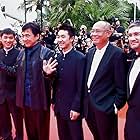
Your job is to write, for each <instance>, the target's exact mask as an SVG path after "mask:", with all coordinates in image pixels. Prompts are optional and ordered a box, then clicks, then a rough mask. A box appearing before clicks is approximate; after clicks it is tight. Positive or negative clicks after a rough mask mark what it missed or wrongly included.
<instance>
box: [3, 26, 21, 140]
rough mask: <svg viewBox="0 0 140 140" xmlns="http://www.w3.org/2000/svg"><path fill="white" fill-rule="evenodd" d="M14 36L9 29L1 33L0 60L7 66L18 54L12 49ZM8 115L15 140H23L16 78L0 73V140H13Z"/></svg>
mask: <svg viewBox="0 0 140 140" xmlns="http://www.w3.org/2000/svg"><path fill="white" fill-rule="evenodd" d="M15 35H16V34H15V32H14V31H13V30H11V29H10V28H6V29H4V30H2V32H1V42H2V45H3V48H2V49H0V60H1V61H2V62H3V63H5V64H6V65H8V66H13V65H14V64H15V63H16V59H17V56H18V54H19V50H17V49H15V48H14V42H15ZM10 113H11V115H12V118H13V121H14V126H15V129H16V137H15V140H23V116H22V110H21V109H20V108H18V107H17V106H16V78H15V77H13V76H10V75H8V74H7V73H5V72H4V71H0V139H4V140H13V137H12V121H11V116H10Z"/></svg>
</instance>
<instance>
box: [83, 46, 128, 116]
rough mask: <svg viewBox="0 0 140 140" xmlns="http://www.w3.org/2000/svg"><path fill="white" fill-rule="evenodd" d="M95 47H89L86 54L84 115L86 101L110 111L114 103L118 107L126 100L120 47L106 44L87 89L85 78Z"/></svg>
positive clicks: (124, 61)
mask: <svg viewBox="0 0 140 140" xmlns="http://www.w3.org/2000/svg"><path fill="white" fill-rule="evenodd" d="M94 53H95V48H93V49H90V50H89V52H88V53H87V56H86V79H85V82H86V83H85V100H84V108H85V109H84V110H85V115H86V114H87V111H88V101H89V100H90V101H92V104H93V106H94V107H96V108H97V109H98V110H100V111H103V112H106V113H111V112H113V111H114V104H115V105H116V106H117V108H118V109H120V108H122V107H123V106H124V104H125V102H126V96H127V94H126V74H127V72H126V58H125V54H124V53H123V51H122V50H121V49H120V48H117V47H115V46H113V45H111V44H109V45H108V47H107V49H106V51H105V53H104V55H103V58H102V60H101V62H100V64H99V67H98V69H97V71H96V73H95V76H94V78H93V80H92V83H91V86H90V88H89V89H88V87H87V80H88V75H89V72H90V67H91V63H92V59H93V56H94Z"/></svg>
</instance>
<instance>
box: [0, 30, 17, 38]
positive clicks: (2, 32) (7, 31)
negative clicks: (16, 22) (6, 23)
mask: <svg viewBox="0 0 140 140" xmlns="http://www.w3.org/2000/svg"><path fill="white" fill-rule="evenodd" d="M3 34H12V35H13V36H14V37H15V36H16V33H15V32H14V31H13V30H12V29H11V28H5V29H3V30H2V31H1V33H0V36H1V37H2V36H3Z"/></svg>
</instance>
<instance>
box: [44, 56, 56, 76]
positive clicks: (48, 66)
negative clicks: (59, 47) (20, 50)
mask: <svg viewBox="0 0 140 140" xmlns="http://www.w3.org/2000/svg"><path fill="white" fill-rule="evenodd" d="M57 65H58V63H57V60H56V59H55V60H53V59H52V57H51V58H50V59H49V60H48V62H47V61H46V60H43V71H44V72H45V73H46V74H47V75H49V74H52V73H53V72H54V71H56V66H57Z"/></svg>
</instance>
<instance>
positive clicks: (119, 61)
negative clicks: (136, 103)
mask: <svg viewBox="0 0 140 140" xmlns="http://www.w3.org/2000/svg"><path fill="white" fill-rule="evenodd" d="M114 66H115V67H114V79H115V86H116V94H115V95H116V96H115V105H116V107H117V109H121V108H122V107H123V106H124V105H125V103H126V99H127V93H126V92H127V80H126V79H127V69H126V68H127V67H126V56H125V54H124V53H120V54H116V58H115V61H114Z"/></svg>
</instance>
